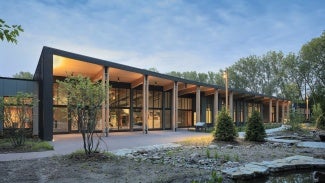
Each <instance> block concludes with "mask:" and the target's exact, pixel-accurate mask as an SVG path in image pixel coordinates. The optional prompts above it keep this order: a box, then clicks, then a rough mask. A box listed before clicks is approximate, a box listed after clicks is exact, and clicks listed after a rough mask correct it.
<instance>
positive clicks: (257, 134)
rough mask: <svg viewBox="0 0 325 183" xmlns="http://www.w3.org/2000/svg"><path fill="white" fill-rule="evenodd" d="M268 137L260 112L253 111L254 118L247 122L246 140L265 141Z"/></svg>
mask: <svg viewBox="0 0 325 183" xmlns="http://www.w3.org/2000/svg"><path fill="white" fill-rule="evenodd" d="M265 137H266V133H265V129H264V125H263V121H262V118H261V115H260V113H259V112H258V111H253V113H252V116H251V117H250V118H249V119H248V121H247V127H246V136H245V139H246V140H249V141H258V142H261V141H264V138H265Z"/></svg>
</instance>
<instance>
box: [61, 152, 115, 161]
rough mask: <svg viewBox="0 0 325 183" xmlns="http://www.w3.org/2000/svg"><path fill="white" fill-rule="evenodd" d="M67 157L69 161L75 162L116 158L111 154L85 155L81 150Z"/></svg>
mask: <svg viewBox="0 0 325 183" xmlns="http://www.w3.org/2000/svg"><path fill="white" fill-rule="evenodd" d="M67 157H68V158H69V159H71V160H75V161H105V160H110V159H113V158H116V157H117V156H116V155H115V154H113V153H111V152H107V151H104V152H96V153H92V154H90V155H87V154H86V153H85V151H84V150H83V149H79V150H77V151H75V152H73V153H71V154H69V155H67Z"/></svg>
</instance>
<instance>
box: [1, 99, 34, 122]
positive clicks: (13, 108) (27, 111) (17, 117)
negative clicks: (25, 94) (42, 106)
mask: <svg viewBox="0 0 325 183" xmlns="http://www.w3.org/2000/svg"><path fill="white" fill-rule="evenodd" d="M0 100H3V105H4V106H3V109H1V108H0V112H1V113H3V114H2V115H0V117H1V118H0V120H3V124H2V122H1V121H0V124H2V125H3V128H32V125H33V107H32V102H33V100H32V99H31V98H21V99H19V101H18V99H17V97H3V98H0ZM0 102H1V101H0Z"/></svg>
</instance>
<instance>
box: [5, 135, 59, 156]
mask: <svg viewBox="0 0 325 183" xmlns="http://www.w3.org/2000/svg"><path fill="white" fill-rule="evenodd" d="M0 149H1V153H6V152H36V151H47V150H53V146H52V145H51V144H50V143H49V142H47V141H42V140H39V139H32V138H26V140H25V144H24V145H22V146H16V147H14V146H12V144H11V140H10V139H9V138H1V139H0Z"/></svg>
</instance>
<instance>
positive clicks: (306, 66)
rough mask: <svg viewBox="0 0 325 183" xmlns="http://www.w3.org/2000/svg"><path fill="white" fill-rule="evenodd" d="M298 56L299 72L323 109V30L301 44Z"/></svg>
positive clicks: (314, 99) (324, 85) (324, 41)
mask: <svg viewBox="0 0 325 183" xmlns="http://www.w3.org/2000/svg"><path fill="white" fill-rule="evenodd" d="M300 58H301V64H300V68H299V69H300V73H301V74H302V77H303V78H304V80H305V83H306V84H307V85H308V88H309V89H310V91H311V98H312V100H313V102H314V103H316V101H317V102H319V103H320V105H321V108H322V110H323V111H325V32H323V33H322V35H321V36H320V37H317V38H314V39H312V40H311V41H310V42H308V43H306V44H304V45H303V46H302V48H301V50H300Z"/></svg>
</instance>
